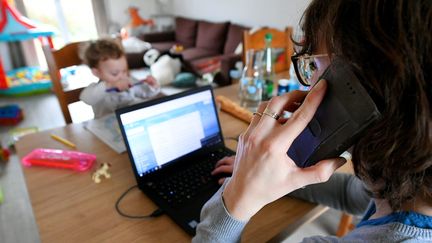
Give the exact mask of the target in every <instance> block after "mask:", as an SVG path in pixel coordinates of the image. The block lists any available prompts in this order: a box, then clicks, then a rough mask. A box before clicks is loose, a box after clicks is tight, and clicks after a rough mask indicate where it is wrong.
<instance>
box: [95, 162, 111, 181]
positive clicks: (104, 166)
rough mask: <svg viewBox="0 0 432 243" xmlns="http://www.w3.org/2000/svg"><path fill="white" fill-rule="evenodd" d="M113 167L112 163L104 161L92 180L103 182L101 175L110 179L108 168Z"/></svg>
mask: <svg viewBox="0 0 432 243" xmlns="http://www.w3.org/2000/svg"><path fill="white" fill-rule="evenodd" d="M110 167H111V164H110V163H102V164H101V165H100V167H99V169H97V170H96V171H95V172H94V173H93V175H92V180H93V181H94V182H95V183H100V182H101V176H104V177H105V179H109V178H111V175H110V173H108V169H109V168H110Z"/></svg>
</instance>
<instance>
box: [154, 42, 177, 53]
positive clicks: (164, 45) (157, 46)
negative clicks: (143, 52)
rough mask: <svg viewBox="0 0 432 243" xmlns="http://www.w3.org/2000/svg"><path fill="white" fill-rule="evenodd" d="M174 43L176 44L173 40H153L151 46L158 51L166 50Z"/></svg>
mask: <svg viewBox="0 0 432 243" xmlns="http://www.w3.org/2000/svg"><path fill="white" fill-rule="evenodd" d="M175 44H176V43H175V42H172V41H167V42H155V43H152V44H151V46H152V48H155V49H157V50H158V51H160V52H167V51H169V50H170V49H171V47H172V46H173V45H175Z"/></svg>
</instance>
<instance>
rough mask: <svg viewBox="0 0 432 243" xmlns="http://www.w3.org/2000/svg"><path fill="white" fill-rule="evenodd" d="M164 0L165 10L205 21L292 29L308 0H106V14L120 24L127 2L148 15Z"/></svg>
mask: <svg viewBox="0 0 432 243" xmlns="http://www.w3.org/2000/svg"><path fill="white" fill-rule="evenodd" d="M160 1H161V2H164V3H165V7H166V9H165V14H172V15H181V16H185V17H188V18H193V19H204V20H209V21H215V22H217V21H227V20H229V21H231V22H233V23H238V24H241V25H245V26H250V27H258V26H269V27H275V28H279V29H284V28H285V27H286V26H288V25H289V26H293V27H294V30H296V28H297V26H298V23H299V20H300V18H301V15H302V13H303V11H304V9H305V8H306V6H307V5H308V4H309V3H310V0H289V1H287V0H266V1H263V0H235V1H232V0H218V1H214V0H159V1H158V0H151V1H149V0H144V1H143V0H127V1H116V0H106V5H107V12H108V13H107V16H108V18H109V19H110V22H111V23H116V24H119V25H124V24H126V23H127V21H128V16H127V14H126V13H125V11H126V9H127V7H128V6H131V5H132V6H136V7H138V8H139V9H140V14H141V15H142V16H143V17H145V18H148V17H150V16H151V15H152V14H160V13H158V8H157V3H158V2H160Z"/></svg>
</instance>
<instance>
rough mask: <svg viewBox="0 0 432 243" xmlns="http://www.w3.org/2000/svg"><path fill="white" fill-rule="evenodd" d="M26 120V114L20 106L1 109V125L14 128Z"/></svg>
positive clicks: (8, 106)
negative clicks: (13, 126)
mask: <svg viewBox="0 0 432 243" xmlns="http://www.w3.org/2000/svg"><path fill="white" fill-rule="evenodd" d="M23 118H24V114H23V112H22V110H21V108H19V106H18V105H7V106H2V107H0V125H2V126H12V125H16V124H18V123H19V122H20V121H22V119H23Z"/></svg>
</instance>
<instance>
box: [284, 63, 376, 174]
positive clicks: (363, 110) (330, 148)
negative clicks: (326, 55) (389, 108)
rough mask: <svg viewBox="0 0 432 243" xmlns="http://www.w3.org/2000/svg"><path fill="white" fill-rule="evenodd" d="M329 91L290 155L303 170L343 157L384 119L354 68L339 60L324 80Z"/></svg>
mask: <svg viewBox="0 0 432 243" xmlns="http://www.w3.org/2000/svg"><path fill="white" fill-rule="evenodd" d="M322 79H325V80H327V92H326V94H325V96H324V99H323V101H322V102H321V104H320V106H319V107H318V110H317V111H316V113H315V115H314V117H313V118H312V120H311V121H310V122H309V124H308V126H307V127H306V128H305V129H304V130H303V131H302V132H301V133H300V135H299V136H298V137H297V138H296V139H295V140H294V142H293V144H292V145H291V147H290V148H289V150H288V152H287V154H288V156H289V157H290V158H291V159H292V160H294V162H295V163H296V164H297V166H299V167H302V168H304V167H309V166H312V165H314V164H316V163H317V162H319V161H320V160H323V159H329V158H336V157H339V155H340V154H342V153H343V152H344V151H345V150H347V149H348V148H349V147H351V146H352V145H353V144H354V143H355V142H356V141H357V140H358V138H359V137H360V136H361V134H362V133H363V132H364V131H365V130H366V129H367V128H368V127H369V126H370V125H371V124H372V123H374V122H375V121H376V120H378V119H379V117H380V115H381V114H380V112H379V111H378V108H377V107H376V105H375V103H374V101H373V100H372V98H371V97H370V96H369V94H368V92H367V91H366V90H365V88H364V87H363V86H362V85H361V83H360V81H359V79H358V78H357V76H356V75H355V74H354V72H353V71H352V69H351V67H350V65H349V64H348V63H346V62H345V61H343V60H342V59H340V58H335V59H334V60H333V62H332V63H331V64H330V66H329V67H328V68H327V70H326V71H325V72H324V74H323V75H322V76H321V77H320V80H322Z"/></svg>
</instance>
